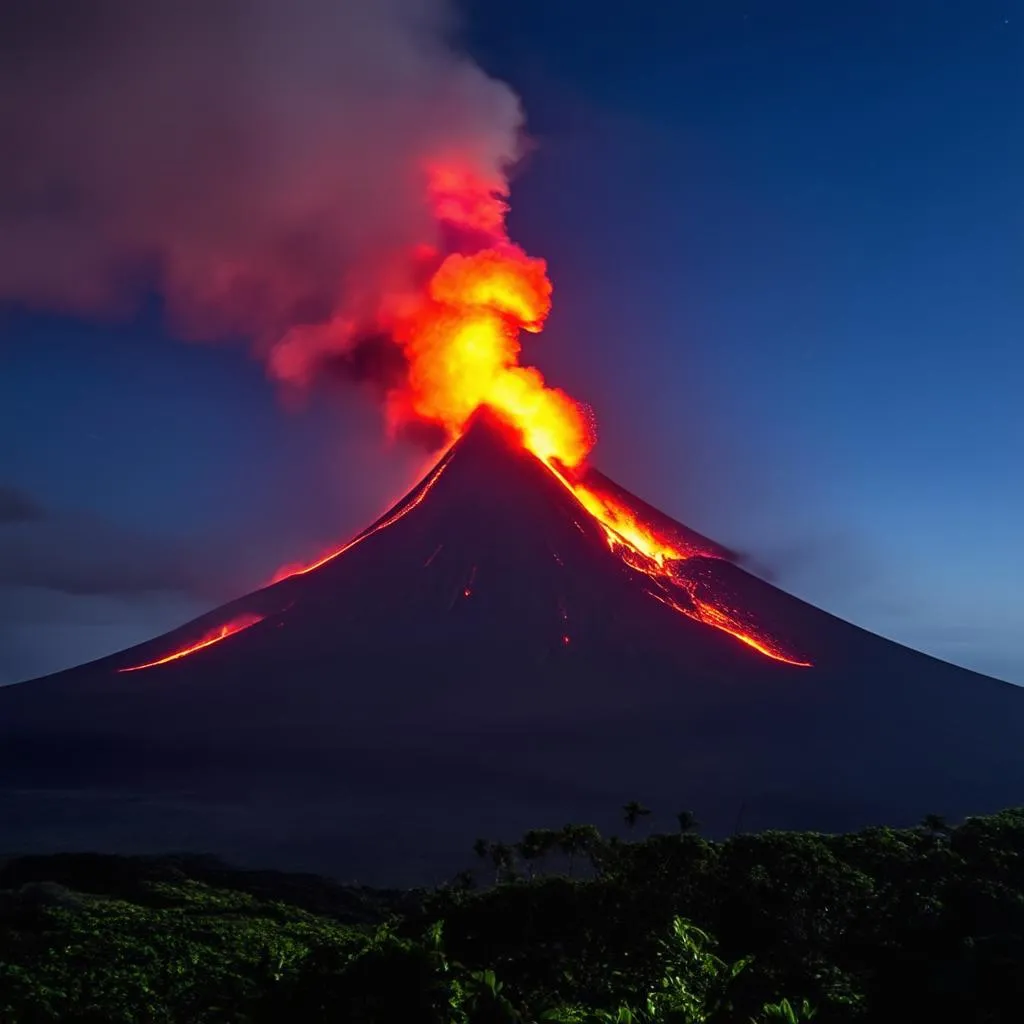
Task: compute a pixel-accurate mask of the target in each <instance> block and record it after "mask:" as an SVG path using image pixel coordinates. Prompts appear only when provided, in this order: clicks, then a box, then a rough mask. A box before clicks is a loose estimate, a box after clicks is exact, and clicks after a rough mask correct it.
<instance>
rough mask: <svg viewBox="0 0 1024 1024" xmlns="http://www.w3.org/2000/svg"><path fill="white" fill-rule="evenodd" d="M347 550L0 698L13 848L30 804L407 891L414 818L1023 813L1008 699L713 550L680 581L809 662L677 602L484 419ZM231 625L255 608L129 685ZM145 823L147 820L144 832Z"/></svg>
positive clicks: (82, 822)
mask: <svg viewBox="0 0 1024 1024" xmlns="http://www.w3.org/2000/svg"><path fill="white" fill-rule="evenodd" d="M619 493H620V496H621V495H628V492H625V491H623V490H622V489H619ZM630 497H631V496H630ZM665 519H666V520H667V519H668V517H665ZM673 522H674V521H673ZM677 525H678V526H679V528H680V530H683V531H685V530H686V529H687V528H686V527H685V526H683V525H682V524H677ZM689 532H690V535H691V536H692V537H700V535H699V534H694V533H693V532H692V531H689ZM704 539H705V540H706V538H704ZM712 543H713V542H712ZM721 550H722V551H723V553H724V552H725V549H721ZM343 552H344V553H342V554H339V555H337V556H336V557H333V558H329V559H327V560H325V561H323V562H322V564H320V565H319V567H318V568H315V569H312V570H311V571H308V572H302V573H297V574H295V575H292V576H289V577H287V578H285V579H282V580H280V581H279V582H276V583H273V584H271V585H269V586H267V587H265V588H262V589H261V590H258V591H255V592H253V593H252V594H248V595H244V596H242V597H240V598H239V599H237V600H236V601H233V602H230V603H229V604H227V605H225V606H223V607H222V608H220V609H216V610H214V611H213V612H211V613H209V614H208V615H206V616H202V617H200V618H199V619H197V620H194V621H193V622H192V623H187V624H185V625H184V626H182V627H181V628H180V629H178V630H175V631H172V632H171V633H170V634H167V635H165V636H164V637H158V638H155V639H154V640H151V641H147V642H146V643H145V644H142V645H139V646H137V647H135V648H131V649H129V650H128V651H124V652H118V653H117V654H115V655H111V656H109V657H107V658H104V659H100V660H98V661H96V662H92V663H90V664H88V665H85V666H80V667H78V668H75V669H69V670H67V671H65V672H62V673H58V674H56V675H54V676H50V677H43V678H42V679H39V680H35V681H29V682H26V683H21V684H17V685H15V686H12V687H7V688H5V689H4V690H2V691H0V812H2V811H3V810H4V807H5V801H6V806H7V807H8V818H9V820H11V816H12V815H13V817H14V818H15V819H17V820H22V819H25V822H26V823H25V827H23V828H21V829H20V831H18V830H14V831H13V832H11V831H9V838H8V840H7V841H8V842H11V841H12V837H13V838H14V839H17V837H18V836H19V835H20V836H22V837H23V838H22V839H21V840H20V842H21V843H22V844H23V846H24V848H44V849H49V848H52V846H53V843H54V842H57V841H58V840H57V839H55V838H54V835H53V829H49V830H48V829H47V828H45V827H43V826H42V825H41V824H40V823H39V822H38V821H36V820H35V818H34V817H33V814H34V812H33V810H32V807H31V803H32V799H33V797H34V798H36V799H38V800H42V801H44V802H45V801H47V800H50V801H54V800H56V801H57V804H59V805H60V806H61V807H63V808H64V810H63V811H59V812H57V811H54V812H51V814H50V818H54V817H56V818H57V819H58V820H59V819H60V818H61V815H64V817H65V818H67V817H68V816H73V817H74V818H75V820H76V821H77V822H78V824H77V825H75V826H74V829H73V830H72V831H73V832H74V834H75V835H76V836H78V837H79V838H80V839H87V838H93V837H98V838H96V842H107V843H111V844H113V846H112V847H111V848H113V849H123V850H127V851H129V852H136V851H138V850H139V849H143V848H144V849H167V848H180V845H181V842H182V841H183V839H184V838H189V840H190V842H192V843H193V844H200V845H198V846H195V845H194V848H202V849H209V850H212V851H213V852H217V853H222V854H225V855H233V856H237V855H238V850H237V844H238V843H242V844H243V847H244V849H245V850H246V851H247V852H248V853H250V854H251V853H252V852H253V851H254V850H257V849H259V850H266V851H269V853H268V856H270V859H267V857H264V860H265V861H266V863H271V864H274V863H276V862H275V860H274V859H273V858H274V857H279V858H280V861H279V862H280V863H281V864H282V866H287V867H302V868H312V869H317V870H328V871H330V872H331V873H338V872H339V871H342V873H344V865H348V864H350V863H352V864H364V863H369V864H371V865H372V866H373V869H374V870H377V869H381V868H382V866H383V865H384V864H385V863H388V864H390V865H391V868H389V870H391V872H392V876H394V875H396V874H397V875H398V876H401V875H402V873H403V872H407V873H408V874H409V877H414V876H415V874H416V868H415V865H412V864H410V863H406V862H405V861H403V857H405V856H406V854H404V853H403V852H402V848H401V842H400V840H399V839H397V838H396V836H397V835H398V834H400V831H399V833H395V832H394V830H395V829H396V828H397V827H398V826H397V824H396V823H397V822H399V821H400V820H401V818H402V815H403V814H404V815H408V814H409V813H410V811H409V808H410V807H417V808H418V811H417V813H418V814H421V815H423V814H427V812H428V809H432V810H431V813H432V814H433V816H434V819H435V824H434V825H433V826H432V828H433V830H434V834H433V837H432V843H433V845H431V844H427V847H428V849H427V850H426V851H425V852H424V856H426V857H428V859H430V858H434V859H433V860H431V863H432V864H433V865H435V867H434V869H436V870H441V867H440V865H442V864H446V865H448V866H449V867H450V868H451V870H456V869H457V868H458V867H459V866H461V863H462V859H463V857H464V853H465V851H466V850H468V844H469V843H471V842H472V834H474V833H476V832H478V831H481V830H483V829H484V827H485V825H487V824H488V822H489V823H490V824H491V828H492V834H502V832H507V831H510V830H514V829H515V828H516V827H517V823H518V822H528V824H529V825H536V824H537V823H538V820H542V821H543V819H544V818H545V815H547V816H548V818H549V820H550V821H551V823H552V824H555V825H560V824H564V822H565V821H566V820H571V819H573V818H575V819H584V818H589V819H593V820H597V821H598V823H601V820H602V818H601V815H602V813H604V814H607V813H609V812H611V811H614V808H615V807H616V806H618V803H619V802H622V801H624V800H628V799H632V798H634V797H640V798H641V799H643V800H644V801H645V802H647V803H658V804H661V805H663V806H664V805H667V808H666V809H667V810H669V811H672V812H674V810H676V809H678V807H683V806H686V807H692V808H693V809H694V810H695V811H696V812H697V814H698V816H699V817H700V818H701V820H702V821H704V822H705V823H707V824H708V826H709V828H710V829H711V830H712V831H713V832H719V833H721V832H723V831H728V830H730V829H731V828H734V827H735V825H736V820H737V817H738V816H740V817H742V820H743V827H769V826H770V827H776V826H778V827H812V828H818V827H821V828H826V829H832V828H837V829H842V828H848V827H856V826H857V825H860V824H867V823H869V822H873V821H885V822H887V823H892V824H907V823H909V822H912V821H916V820H917V819H918V818H919V817H920V816H921V815H923V814H924V813H928V812H937V813H945V814H947V815H949V816H951V817H954V816H956V815H958V814H967V813H981V812H983V811H987V810H994V809H997V808H998V807H1001V806H1005V805H1008V804H1011V803H1014V802H1019V799H1020V795H1021V793H1024V770H1022V767H1021V765H1020V763H1019V762H1020V759H1019V758H1018V757H1017V755H1016V750H1017V747H1018V746H1019V737H1020V736H1021V735H1022V734H1024V694H1022V693H1021V692H1020V691H1019V690H1017V688H1015V687H1013V686H1011V684H1008V683H1002V682H1000V681H998V680H991V679H989V678H988V677H983V676H979V675H978V674H976V673H971V672H969V671H967V670H964V669H958V668H956V667H954V666H951V665H947V664H946V663H944V662H940V661H937V660H936V659H932V658H929V657H928V656H925V655H921V654H918V653H917V652H914V651H911V650H909V649H908V648H904V647H901V646H900V645H897V644H893V643H891V642H890V641H887V640H884V639H882V638H880V637H876V636H874V635H873V634H870V633H867V632H866V631H864V630H861V629H859V628H858V627H856V626H853V625H851V624H849V623H845V622H843V621H842V620H840V619H838V618H836V617H834V616H831V615H829V614H828V613H826V612H822V611H821V610H819V609H816V608H814V607H813V606H811V605H809V604H807V603H806V602H803V601H800V600H799V599H797V598H794V597H791V596H790V595H787V594H784V593H783V592H782V591H779V590H777V589H776V588H775V587H773V586H771V584H769V583H767V582H765V581H763V580H760V579H758V578H756V577H754V576H752V575H751V574H750V573H748V572H746V571H745V570H744V569H742V568H741V567H740V566H737V565H735V564H733V563H731V562H730V561H728V560H727V559H726V558H725V557H703V556H702V557H695V558H691V559H689V560H688V561H687V562H684V563H683V564H682V566H681V567H680V568H679V573H680V576H681V578H682V577H685V582H686V583H687V586H688V587H691V588H693V593H695V594H697V595H699V594H701V593H714V594H715V595H717V597H718V599H720V600H722V601H724V602H725V604H726V606H728V607H730V608H736V609H739V610H741V611H743V612H744V614H749V615H750V616H752V617H753V619H754V620H756V621H757V623H758V624H759V625H760V626H763V627H764V628H765V629H766V630H768V631H769V632H770V633H771V634H772V635H776V636H780V637H782V638H784V640H785V642H786V643H787V644H789V645H791V646H792V647H793V648H794V649H797V650H799V651H800V652H801V653H802V654H805V655H806V656H807V660H809V661H811V662H813V667H810V668H798V667H794V666H792V665H788V664H785V663H781V662H778V661H774V660H772V659H770V658H767V657H765V656H763V655H762V654H760V653H758V652H757V651H754V650H751V649H750V648H749V647H747V646H746V645H744V644H742V643H740V642H739V641H738V640H737V639H736V638H735V637H733V636H730V635H728V634H726V633H724V632H722V631H720V630H717V629H714V628H712V627H710V626H708V625H706V624H704V623H702V622H697V621H694V620H693V619H691V618H688V617H686V616H685V615H682V614H680V613H679V612H677V611H675V610H673V609H672V608H670V607H666V606H665V605H664V604H662V603H661V602H660V601H659V600H655V599H654V598H653V597H652V593H651V588H650V585H649V584H650V580H649V579H648V577H647V576H645V575H644V574H643V573H642V572H639V571H638V570H637V569H635V568H633V567H631V566H630V565H629V564H627V562H626V561H624V560H623V559H622V558H621V557H620V556H619V555H618V554H616V553H615V552H614V551H613V550H612V549H611V547H610V545H609V539H608V537H607V535H606V533H605V531H604V530H603V529H602V527H601V526H600V525H599V524H598V523H597V522H596V521H595V520H593V519H592V518H590V517H589V515H588V513H586V512H585V511H584V510H583V509H582V508H581V506H580V505H579V504H578V502H577V501H576V499H575V498H574V496H573V495H572V493H570V491H569V490H567V489H566V487H565V486H563V484H562V483H561V482H559V480H558V479H557V478H556V477H555V475H554V474H553V473H552V472H551V471H550V470H549V469H548V468H547V467H546V466H545V465H544V464H543V463H541V462H540V461H539V460H537V459H536V458H535V457H534V456H532V455H531V454H529V453H528V452H526V451H525V450H523V449H522V447H521V446H519V445H518V444H517V443H515V440H514V438H513V437H511V436H510V435H509V434H508V433H507V432H506V431H505V430H504V429H502V428H500V427H499V426H498V425H497V424H496V423H495V422H494V420H493V418H491V417H489V416H479V417H477V419H476V420H475V421H474V423H473V424H472V425H471V427H470V429H468V430H467V432H466V433H465V434H464V435H463V437H462V438H460V440H459V441H457V442H456V443H455V444H454V445H453V446H452V447H451V448H450V449H449V450H448V451H447V452H445V453H444V455H443V456H442V457H441V459H440V460H439V462H438V464H437V466H436V467H435V469H434V470H432V471H431V473H429V474H428V475H427V476H426V477H425V478H424V480H423V481H421V482H420V483H419V484H418V485H417V486H416V487H414V488H413V489H412V490H411V491H410V492H409V493H408V494H407V495H406V496H405V497H403V498H402V499H400V501H399V502H397V503H396V504H395V505H394V506H392V508H391V509H390V510H389V511H388V512H386V513H385V514H384V515H383V516H381V517H380V518H379V519H378V520H377V521H376V522H375V523H374V524H371V526H370V527H368V528H367V529H366V530H365V531H363V532H362V533H361V534H360V535H358V536H357V538H355V539H354V541H353V542H350V543H349V544H348V545H346V546H345V547H344V549H343ZM702 588H703V589H702ZM687 592H688V593H689V591H687ZM655 596H656V595H655ZM242 614H247V615H250V616H254V615H259V616H262V618H261V621H259V622H256V623H255V624H253V625H251V627H249V628H246V629H243V630H242V631H240V632H238V633H235V634H234V635H232V636H229V637H227V638H225V639H224V640H222V641H220V642H217V643H215V644H213V645H211V646H209V647H207V648H204V649H203V650H201V651H198V652H196V653H195V654H192V655H189V656H187V657H183V658H180V659H178V660H176V661H171V662H168V663H166V664H161V665H157V666H155V667H152V668H145V669H141V670H139V671H132V672H125V671H123V669H125V668H130V667H134V666H137V665H140V664H145V663H148V662H150V661H153V660H156V659H159V658H161V657H163V656H164V655H166V654H167V653H168V652H169V651H172V650H174V649H175V648H176V647H177V646H186V645H188V644H190V643H194V642H195V641H196V640H197V639H198V638H199V636H200V635H202V633H203V632H204V631H207V630H209V629H213V628H216V627H218V626H220V625H222V624H223V623H224V622H226V621H228V620H230V619H231V618H232V617H235V616H239V615H242ZM16 794H21V796H20V797H18V796H16ZM55 794H64V796H63V797H59V796H55ZM84 794H91V797H90V799H93V800H94V801H98V802H99V803H101V804H104V806H106V804H107V803H108V804H110V807H111V808H113V807H115V806H120V808H121V810H119V811H114V810H113V809H111V810H110V815H109V816H110V817H111V818H112V819H115V820H114V821H112V822H110V821H108V822H106V825H104V827H102V828H101V827H99V825H96V824H95V822H94V823H92V824H90V822H89V820H88V815H85V817H84V818H83V814H84V811H83V807H84V804H83V801H84V800H86V797H85V796H84ZM19 801H20V802H19ZM61 801H63V803H62V802H61ZM104 801H106V803H104ZM224 801H227V803H226V804H224V803H223V802H224ZM119 802H120V803H119ZM55 806H56V805H55ZM93 806H96V804H95V803H94V805H93ZM140 806H144V807H146V808H150V809H152V808H156V807H160V808H162V810H161V811H160V812H159V813H158V812H156V811H154V812H153V815H150V817H151V818H153V819H154V820H149V818H146V815H142V817H143V818H146V820H145V822H143V821H142V820H141V819H139V820H138V821H135V823H133V821H132V820H131V818H130V814H135V815H136V816H137V817H138V813H139V807H140ZM223 806H227V807H230V808H232V810H230V811H223V812H215V811H214V810H213V808H215V807H223ZM741 806H742V807H743V808H744V809H743V812H742V815H740V812H739V810H738V808H740V807H741ZM132 807H134V808H135V810H134V811H131V810H130V809H131V808H132ZM301 807H305V808H306V809H307V810H306V814H307V816H308V817H304V818H303V819H302V821H301V822H295V821H293V820H292V816H293V815H295V814H299V809H300V808H301ZM19 808H20V809H19ZM168 808H172V811H173V813H172V812H171V811H168ZM239 808H242V810H239ZM314 808H318V809H319V810H315V809H314ZM330 808H333V810H330ZM147 813H148V812H147ZM126 815H128V816H129V817H128V818H127V819H126ZM161 815H162V816H163V819H164V820H162V821H158V820H156V819H157V818H160V816H161ZM211 815H213V817H214V819H216V820H212V821H211V818H210V816H211ZM175 816H180V817H181V818H182V821H185V820H187V821H190V822H191V824H188V825H185V824H182V823H178V824H175V821H176V820H177V818H176V817H175ZM232 816H234V818H232ZM324 816H326V817H328V818H331V819H334V820H333V823H332V824H331V826H330V827H327V826H325V825H324V824H323V820H324ZM342 819H345V820H347V821H348V824H347V825H346V824H345V821H344V820H342ZM230 820H235V825H234V826H231V825H230ZM275 821H276V822H278V823H279V824H278V826H272V825H271V823H272V822H275ZM281 822H291V824H280V823H281ZM437 822H440V824H437ZM69 828H70V826H65V827H63V828H62V829H60V830H58V831H60V835H61V838H60V840H59V841H60V842H69V841H70V835H69V831H68V830H69ZM268 831H270V832H276V833H277V834H276V835H275V836H274V837H272V841H271V839H270V838H268V836H267V835H266V834H265V833H267V832H268ZM321 833H323V834H321ZM244 836H248V837H249V839H248V840H244V839H243V838H241V837H244ZM256 836H258V837H260V838H258V839H257V838H254V837H256ZM388 837H391V838H388ZM200 840H202V842H201V843H200ZM268 843H269V846H268ZM118 844H121V845H118ZM78 845H82V843H81V842H80V841H79V842H78ZM62 848H68V847H66V846H65V847H62ZM250 862H251V858H250ZM421 866H422V865H421Z"/></svg>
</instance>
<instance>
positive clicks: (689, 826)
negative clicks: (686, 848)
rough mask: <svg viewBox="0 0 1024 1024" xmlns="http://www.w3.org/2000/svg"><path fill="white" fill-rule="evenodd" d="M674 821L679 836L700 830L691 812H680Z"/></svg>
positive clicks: (698, 823) (695, 817)
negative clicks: (676, 824)
mask: <svg viewBox="0 0 1024 1024" xmlns="http://www.w3.org/2000/svg"><path fill="white" fill-rule="evenodd" d="M676 821H678V822H679V832H680V834H681V835H686V833H687V832H696V831H697V829H698V828H700V822H699V821H698V820H697V816H696V815H695V814H694V813H693V811H680V812H679V813H678V814H677V815H676Z"/></svg>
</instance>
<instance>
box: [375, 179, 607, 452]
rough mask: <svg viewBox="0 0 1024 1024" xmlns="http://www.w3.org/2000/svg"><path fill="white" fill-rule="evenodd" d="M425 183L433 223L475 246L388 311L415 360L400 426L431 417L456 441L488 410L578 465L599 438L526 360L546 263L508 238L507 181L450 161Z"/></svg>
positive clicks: (399, 411)
mask: <svg viewBox="0 0 1024 1024" xmlns="http://www.w3.org/2000/svg"><path fill="white" fill-rule="evenodd" d="M427 177H428V189H427V191H428V196H429V198H430V202H431V204H432V207H433V211H434V215H435V217H436V218H437V219H438V221H439V222H440V223H441V224H443V225H444V226H446V227H447V228H448V229H449V230H450V231H452V232H455V233H457V234H460V235H462V236H465V237H469V238H471V239H472V240H473V241H474V243H475V248H474V250H473V251H472V252H469V253H463V252H453V253H451V254H450V255H448V256H447V257H446V258H445V259H444V260H443V261H442V262H441V264H440V265H439V266H438V267H437V269H436V270H435V271H434V274H433V276H432V277H431V279H430V281H429V283H428V285H427V287H426V289H425V290H424V291H423V293H422V294H420V295H417V296H413V297H406V299H405V301H401V302H396V303H394V304H393V306H392V307H391V308H389V309H388V310H387V311H386V312H384V313H382V315H381V320H382V321H383V322H382V323H381V324H380V326H381V327H383V328H384V329H386V330H388V331H389V332H390V334H391V336H392V337H393V338H394V339H395V341H396V342H397V343H398V345H399V346H400V347H401V349H402V351H403V353H404V355H405V358H406V360H407V362H408V373H407V379H406V380H405V381H404V382H403V384H402V385H401V387H399V388H397V389H396V390H395V391H394V392H392V394H391V395H390V397H389V413H390V416H391V419H392V423H393V424H401V423H402V422H404V421H408V420H426V421H428V422H431V423H436V424H438V425H439V426H441V427H443V428H444V430H445V431H446V432H447V434H448V436H449V437H450V438H452V439H455V438H457V437H458V436H459V435H460V434H461V433H462V430H463V428H464V427H465V425H466V423H467V421H468V420H469V418H470V417H471V416H472V415H473V413H474V412H475V411H476V409H477V408H479V407H480V406H481V405H487V406H490V407H491V408H492V409H494V410H495V412H497V413H498V414H499V415H500V416H502V417H503V418H504V419H505V420H507V421H508V422H510V423H512V424H514V425H515V426H516V427H517V428H518V430H519V431H521V433H522V435H523V440H524V443H525V445H526V447H527V448H529V449H530V451H532V452H534V453H535V454H536V455H538V456H539V457H540V458H543V459H552V458H554V459H558V460H559V461H560V462H561V463H563V464H564V465H566V466H577V465H579V464H580V463H581V462H582V461H583V460H584V459H585V458H586V456H587V453H588V452H589V451H590V449H591V447H592V446H593V440H594V439H593V432H592V430H591V427H590V424H589V421H588V418H587V416H586V415H585V413H584V411H583V409H582V408H581V407H580V405H579V404H578V403H577V402H575V401H574V400H573V399H572V398H570V397H569V396H568V395H567V394H565V392H563V391H560V390H558V389H557V388H552V387H548V385H547V384H546V383H545V382H544V377H543V375H542V374H541V373H540V371H539V370H537V369H535V368H533V367H529V366H521V365H520V364H519V356H520V352H521V348H522V346H521V343H520V333H521V332H522V331H528V332H532V333H536V332H538V331H540V329H541V328H542V327H543V325H544V321H545V319H546V318H547V315H548V313H549V311H550V309H551V282H550V280H549V279H548V275H547V264H546V263H545V262H544V260H542V259H536V258H533V257H530V256H527V255H526V253H525V252H523V250H522V249H520V248H519V246H517V245H514V244H513V243H512V242H511V241H510V240H509V238H508V235H507V233H506V231H505V214H506V212H507V209H508V204H507V203H506V201H505V193H504V185H503V184H501V183H489V182H483V181H480V180H478V179H475V178H473V177H472V176H471V175H469V174H467V173H464V172H461V171H459V170H458V169H457V167H450V166H444V165H439V166H436V167H431V168H429V169H428V171H427Z"/></svg>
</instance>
